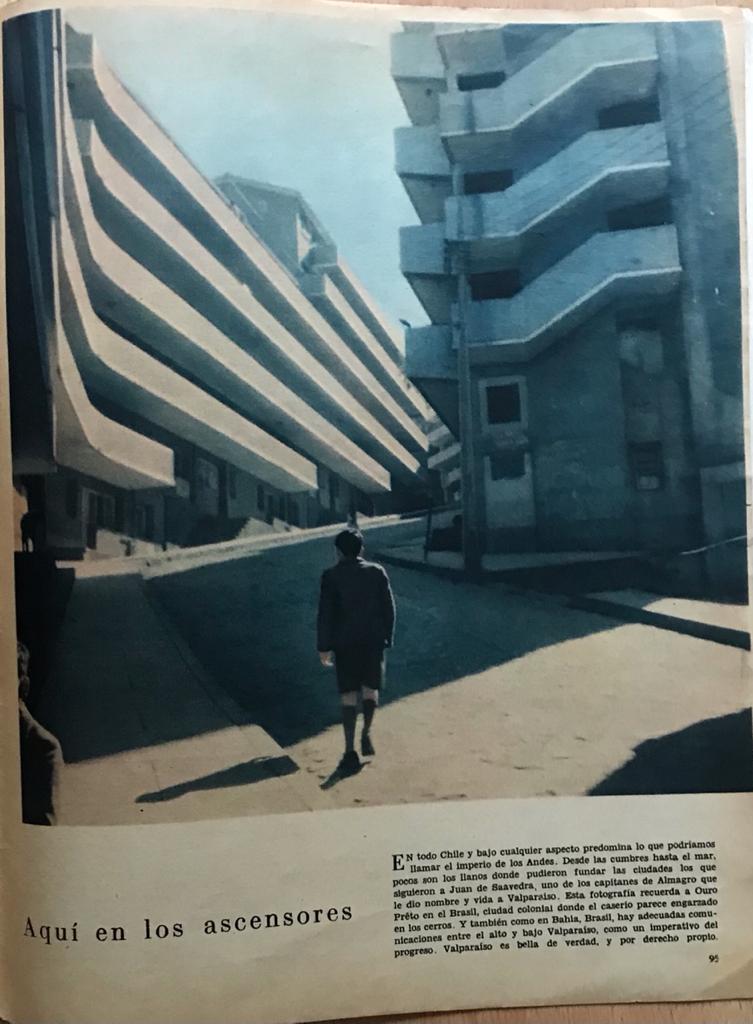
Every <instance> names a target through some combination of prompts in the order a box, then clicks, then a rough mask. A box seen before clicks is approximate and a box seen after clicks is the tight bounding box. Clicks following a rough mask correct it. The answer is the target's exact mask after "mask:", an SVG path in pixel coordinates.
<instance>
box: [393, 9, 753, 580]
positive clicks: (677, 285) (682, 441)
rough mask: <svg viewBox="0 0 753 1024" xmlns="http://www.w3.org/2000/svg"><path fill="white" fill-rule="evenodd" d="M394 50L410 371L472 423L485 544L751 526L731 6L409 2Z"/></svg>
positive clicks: (675, 534) (653, 536)
mask: <svg viewBox="0 0 753 1024" xmlns="http://www.w3.org/2000/svg"><path fill="white" fill-rule="evenodd" d="M392 64H393V77H394V80H395V82H396V84H397V87H398V89H399V91H400V94H401V96H402V98H403V101H404V104H405V108H406V110H407V112H408V116H409V118H410V121H411V125H410V127H405V128H399V129H398V130H397V132H396V154H397V171H398V173H399V175H400V177H401V179H402V181H403V183H404V185H405V188H406V191H407V193H408V195H409V196H410V198H411V200H412V202H413V205H414V206H415V209H416V212H417V213H418V216H419V218H420V221H421V224H420V225H419V226H416V227H406V228H405V229H404V230H403V231H402V234H401V260H402V269H403V272H404V274H405V276H406V277H407V279H408V280H409V281H410V283H411V284H412V286H413V288H414V290H415V292H416V294H417V296H418V298H419V299H420V301H421V302H422V304H423V306H424V308H425V310H426V312H427V314H428V316H429V318H430V320H431V325H430V326H428V327H418V328H413V329H410V330H408V332H407V338H406V366H407V372H408V375H409V376H410V377H411V379H412V380H413V381H414V382H415V383H416V384H418V386H419V387H420V388H421V390H422V392H423V394H424V395H425V397H426V398H427V399H428V400H429V402H430V403H431V405H432V406H433V407H434V409H435V410H436V411H437V413H438V414H439V416H440V417H441V419H442V420H443V422H444V423H445V424H446V426H447V427H448V430H449V431H450V432H451V434H453V435H454V436H455V437H457V438H458V440H459V441H460V443H461V448H462V450H463V454H464V465H463V473H464V477H463V478H464V480H466V479H468V480H470V481H471V482H472V484H473V487H472V491H473V493H475V495H476V498H477V500H476V506H475V508H474V509H470V510H469V509H467V508H466V509H464V514H465V515H469V514H471V515H473V516H474V518H475V519H476V520H477V521H478V522H479V523H480V527H481V529H480V533H481V537H482V542H483V547H484V549H485V550H486V551H488V552H500V551H507V550H515V549H517V550H540V551H547V550H579V549H592V550H595V549H602V550H639V551H646V550H655V549H663V550H668V549H670V550H677V549H681V548H688V547H693V546H698V545H709V544H714V543H716V542H724V541H728V540H730V539H731V538H734V537H740V536H741V535H743V534H744V533H745V529H746V521H745V474H744V463H743V458H744V455H743V400H742V369H741V358H742V357H741V315H740V274H739V233H738V191H737V152H736V143H735V134H734V127H733V124H732V120H731V113H730V100H729V94H728V87H727V75H726V62H725V49H724V39H723V34H722V28H721V26H720V25H719V24H718V23H703V22H700V23H692V22H691V23H687V22H686V23H683V22H672V23H656V22H654V23H651V24H624V23H621V24H619V25H603V24H601V25H590V26H577V25H538V26H526V25H510V26H505V27H494V26H485V27H475V26H471V27H463V28H460V27H459V26H449V25H431V24H428V23H423V24H406V25H405V26H404V29H403V31H402V32H401V33H399V34H396V35H395V36H394V37H393V50H392ZM464 344H465V345H467V346H468V348H467V351H468V358H469V362H470V383H469V386H468V389H467V394H468V401H467V406H466V407H464V408H461V405H460V403H459V379H458V354H459V351H460V350H461V348H462V346H463V345H464ZM461 413H462V415H461ZM469 431H470V433H471V434H472V437H471V438H470V440H471V441H472V442H473V443H471V444H469V443H468V442H469ZM743 551H744V548H743V546H740V547H739V548H738V549H737V551H736V554H735V557H734V559H733V561H734V566H733V568H732V570H731V571H733V572H735V573H737V575H738V577H739V578H742V577H744V573H745V556H744V553H743ZM728 568H729V566H728Z"/></svg>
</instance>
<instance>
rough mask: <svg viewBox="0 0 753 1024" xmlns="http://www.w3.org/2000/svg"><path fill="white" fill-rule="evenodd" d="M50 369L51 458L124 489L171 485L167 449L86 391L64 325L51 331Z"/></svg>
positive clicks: (170, 463) (171, 461)
mask: <svg viewBox="0 0 753 1024" xmlns="http://www.w3.org/2000/svg"><path fill="white" fill-rule="evenodd" d="M56 347H57V359H56V367H55V370H56V372H54V373H53V374H52V389H53V394H54V399H55V409H56V417H55V459H56V461H57V462H58V463H59V464H60V465H61V466H66V467H67V468H68V469H73V470H76V471H77V472H79V473H84V474H85V475H87V476H91V477H94V478H95V479H97V480H104V481H105V482H106V483H109V484H111V485H112V486H114V487H122V488H124V489H125V490H146V489H148V488H152V487H174V486H175V476H174V474H173V453H172V451H171V450H170V449H169V448H166V447H165V446H164V445H161V444H158V443H157V442H156V441H152V440H151V438H148V437H143V436H142V435H141V434H138V433H136V431H135V430H131V429H130V428H129V427H124V426H123V425H122V424H120V423H116V422H115V421H114V420H111V419H109V418H108V417H107V416H105V415H103V414H102V413H101V412H100V411H99V409H97V408H95V407H94V406H93V405H92V403H91V401H90V400H89V396H88V395H87V393H86V388H85V387H84V384H83V381H82V380H81V375H80V373H79V371H78V367H77V366H76V361H75V359H74V357H73V353H72V352H71V347H70V344H69V342H68V336H67V332H66V330H65V326H64V325H61V328H60V330H59V331H58V332H57V346H56Z"/></svg>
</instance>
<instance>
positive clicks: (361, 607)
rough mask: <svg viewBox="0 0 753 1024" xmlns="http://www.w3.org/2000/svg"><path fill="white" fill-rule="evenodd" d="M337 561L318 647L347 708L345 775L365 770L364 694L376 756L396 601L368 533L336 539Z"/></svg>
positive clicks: (328, 578) (322, 609)
mask: <svg viewBox="0 0 753 1024" xmlns="http://www.w3.org/2000/svg"><path fill="white" fill-rule="evenodd" d="M335 548H336V549H337V558H338V561H337V564H336V565H334V566H332V568H330V569H325V571H324V572H323V573H322V580H321V590H320V594H319V611H318V616H317V648H318V651H319V659H320V661H321V663H322V665H324V666H330V665H332V664H334V666H335V673H336V677H337V688H338V690H339V693H340V704H341V707H342V723H343V731H344V733H345V753H344V754H343V757H342V760H341V761H340V764H339V766H338V769H337V770H338V773H339V774H340V775H354V774H355V773H356V772H358V771H359V770H360V768H361V760H360V758H359V756H358V753H357V752H356V749H355V736H356V723H357V719H358V698H359V695H360V697H361V707H362V710H363V731H362V733H361V754H362V755H363V756H364V757H373V756H374V754H375V750H374V745H373V743H372V742H371V724H372V722H373V720H374V714H375V712H376V708H377V704H378V703H379V691H380V690H381V688H382V684H383V681H384V658H385V653H384V652H385V650H386V648H388V647H391V646H392V641H393V637H394V630H395V600H394V598H393V596H392V588H391V587H390V581H389V577H388V576H387V573H386V572H385V571H384V569H383V568H382V566H381V565H377V564H376V563H375V562H367V561H366V560H365V559H364V558H363V557H362V554H363V537H362V536H361V534H360V533H359V532H358V530H354V529H347V530H343V531H342V532H341V533H338V535H337V536H336V537H335Z"/></svg>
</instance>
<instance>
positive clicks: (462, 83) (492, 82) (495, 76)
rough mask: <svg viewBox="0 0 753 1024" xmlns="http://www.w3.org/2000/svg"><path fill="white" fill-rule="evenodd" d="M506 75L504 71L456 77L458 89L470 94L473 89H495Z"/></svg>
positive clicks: (482, 72) (481, 72) (480, 72)
mask: <svg viewBox="0 0 753 1024" xmlns="http://www.w3.org/2000/svg"><path fill="white" fill-rule="evenodd" d="M506 78H507V75H506V74H505V73H504V71H479V72H476V73H474V74H467V75H458V89H460V91H461V92H472V91H473V90H474V89H496V88H497V86H498V85H502V83H503V82H504V80H505V79H506Z"/></svg>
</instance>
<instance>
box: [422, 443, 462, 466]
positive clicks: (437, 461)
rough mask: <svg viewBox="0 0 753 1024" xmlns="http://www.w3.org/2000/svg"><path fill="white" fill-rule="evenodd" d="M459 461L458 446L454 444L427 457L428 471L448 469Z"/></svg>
mask: <svg viewBox="0 0 753 1024" xmlns="http://www.w3.org/2000/svg"><path fill="white" fill-rule="evenodd" d="M459 459H460V445H459V444H458V443H457V442H455V444H451V445H448V446H447V447H446V448H442V449H440V451H438V452H435V453H434V455H430V456H429V462H428V466H429V469H443V470H447V469H450V468H451V467H452V466H453V464H454V463H456V462H457V461H458V460H459Z"/></svg>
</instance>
